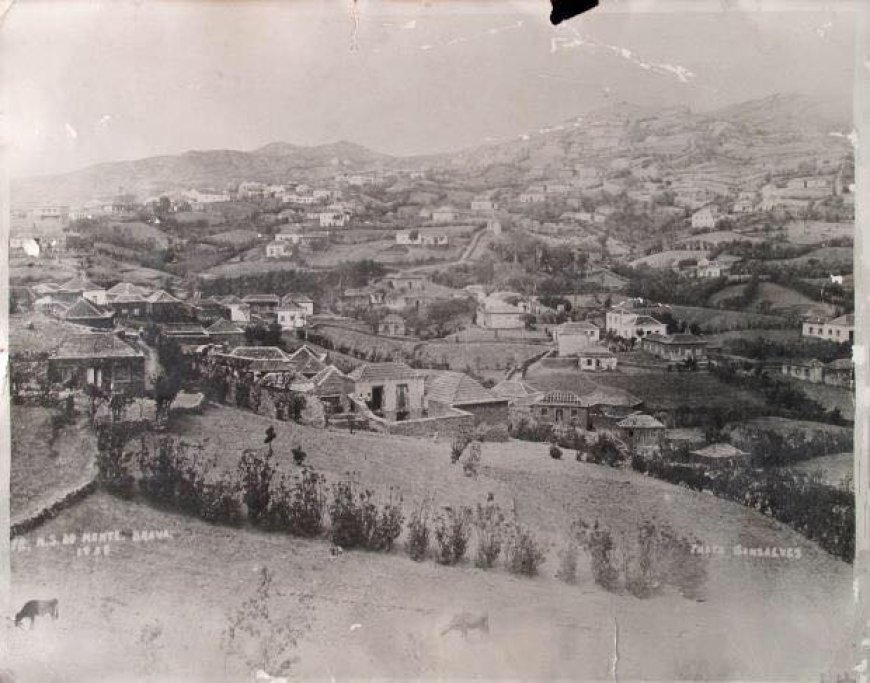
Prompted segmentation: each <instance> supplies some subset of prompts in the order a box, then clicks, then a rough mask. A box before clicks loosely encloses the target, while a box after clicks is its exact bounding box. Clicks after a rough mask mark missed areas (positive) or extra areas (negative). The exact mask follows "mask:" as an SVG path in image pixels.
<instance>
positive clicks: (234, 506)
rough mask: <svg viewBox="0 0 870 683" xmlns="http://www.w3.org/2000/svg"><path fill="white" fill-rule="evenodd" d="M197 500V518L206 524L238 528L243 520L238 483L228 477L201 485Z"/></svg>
mask: <svg viewBox="0 0 870 683" xmlns="http://www.w3.org/2000/svg"><path fill="white" fill-rule="evenodd" d="M197 500H198V513H199V517H200V518H201V519H203V520H204V521H206V522H213V523H216V524H228V525H230V526H240V525H241V524H242V522H243V520H244V515H243V514H242V501H241V499H240V497H239V482H238V481H234V480H232V479H231V478H229V477H224V478H221V479H218V480H216V481H212V482H203V483H201V484H200V486H199V490H198V496H197Z"/></svg>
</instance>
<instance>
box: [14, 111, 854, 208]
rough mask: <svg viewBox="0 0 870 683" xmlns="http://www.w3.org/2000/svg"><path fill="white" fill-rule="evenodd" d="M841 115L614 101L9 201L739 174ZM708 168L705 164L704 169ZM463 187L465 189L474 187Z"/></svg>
mask: <svg viewBox="0 0 870 683" xmlns="http://www.w3.org/2000/svg"><path fill="white" fill-rule="evenodd" d="M851 128H852V125H851V121H850V114H849V112H848V111H845V112H844V111H839V110H838V109H837V108H836V107H835V105H834V104H833V103H829V102H825V101H819V100H815V99H812V98H810V97H807V96H803V95H772V96H770V97H765V98H762V99H757V100H751V101H748V102H743V103H740V104H735V105H730V106H728V107H725V108H723V109H719V110H715V111H709V112H694V111H691V110H689V109H687V108H676V107H675V108H667V109H662V108H652V107H642V106H638V105H635V104H631V103H627V102H617V103H614V104H612V105H609V106H607V107H605V108H602V109H598V110H595V111H592V112H590V113H588V114H586V115H584V116H582V117H577V118H574V119H570V120H568V121H563V122H562V123H559V124H554V125H552V126H550V127H546V128H541V129H539V130H536V131H529V132H528V133H526V134H524V135H521V136H517V137H516V138H514V139H511V140H506V141H503V142H499V143H495V144H488V145H482V146H478V147H474V148H471V149H468V150H463V151H460V152H457V153H453V154H442V155H433V156H425V157H424V156H420V157H403V158H399V157H392V156H389V155H386V154H381V153H378V152H374V151H372V150H369V149H367V148H365V147H363V146H361V145H358V144H355V143H352V142H347V141H340V142H335V143H331V144H325V145H318V146H313V147H306V146H301V145H293V144H290V143H286V142H274V143H271V144H268V145H265V146H263V147H260V148H259V149H255V150H253V151H249V152H243V151H234V150H211V151H190V152H185V153H184V154H180V155H177V156H159V157H151V158H147V159H139V160H136V161H124V162H112V163H104V164H98V165H96V166H91V167H88V168H85V169H82V170H80V171H74V172H72V173H66V174H62V175H54V176H40V177H32V178H25V179H19V180H14V181H13V183H12V200H13V204H14V205H16V206H18V205H26V204H31V203H40V202H59V203H70V204H75V203H81V202H84V201H87V200H89V199H94V198H97V197H107V196H112V195H116V194H119V193H120V192H128V193H135V194H137V195H140V196H148V195H154V194H158V193H160V192H166V191H170V190H179V189H184V188H191V187H197V188H213V189H222V188H225V187H227V186H230V185H235V184H237V183H239V182H241V181H245V180H252V181H260V182H274V183H280V182H287V181H290V180H306V181H310V180H315V181H316V180H317V179H323V178H331V177H332V176H333V175H335V174H336V173H339V172H354V171H367V170H375V169H390V168H397V167H408V166H411V165H436V166H439V167H442V168H445V169H448V170H449V171H450V172H451V173H452V174H455V175H456V176H457V178H460V179H462V178H463V176H464V177H465V179H466V180H467V181H468V182H469V183H471V185H479V186H481V187H492V186H508V185H521V184H523V183H526V182H529V180H531V179H534V178H540V177H547V175H548V174H550V173H551V172H552V173H553V174H554V175H552V176H550V177H558V175H559V174H560V173H562V172H564V171H565V170H566V169H568V170H570V169H572V168H574V167H575V166H580V165H598V166H603V167H607V166H608V165H609V164H610V163H611V161H613V160H614V159H616V158H620V157H622V158H628V159H647V160H650V161H655V162H656V163H659V164H661V165H662V166H663V169H664V170H665V171H675V172H677V173H690V174H691V173H695V172H700V173H705V174H706V173H712V174H714V175H715V174H720V175H725V176H727V175H729V174H730V175H731V176H732V177H733V178H740V177H745V174H746V172H747V170H749V168H750V167H754V169H755V170H756V171H758V170H760V169H761V168H762V167H768V166H776V164H777V163H779V162H784V160H789V159H795V158H808V159H811V158H813V157H814V155H816V154H818V153H831V152H832V151H833V153H834V154H835V155H836V154H841V153H843V152H845V151H846V150H848V142H847V141H846V140H845V139H844V138H836V137H833V136H831V133H832V132H837V133H846V132H848V131H850V130H851ZM711 164H712V165H711ZM471 185H470V186H471Z"/></svg>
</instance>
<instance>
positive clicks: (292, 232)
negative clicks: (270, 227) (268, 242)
mask: <svg viewBox="0 0 870 683" xmlns="http://www.w3.org/2000/svg"><path fill="white" fill-rule="evenodd" d="M275 241H276V242H288V243H290V244H299V243H300V242H301V241H302V232H301V231H300V230H299V229H298V228H287V229H284V230H282V231H281V232H279V233H277V234H276V235H275Z"/></svg>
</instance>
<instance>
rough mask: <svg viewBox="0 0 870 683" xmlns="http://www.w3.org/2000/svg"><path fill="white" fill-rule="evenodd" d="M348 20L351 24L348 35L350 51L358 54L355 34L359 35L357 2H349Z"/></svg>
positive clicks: (355, 0)
mask: <svg viewBox="0 0 870 683" xmlns="http://www.w3.org/2000/svg"><path fill="white" fill-rule="evenodd" d="M350 19H351V22H352V23H353V29H352V30H351V34H350V51H351V52H358V51H359V42H358V41H357V34H358V33H359V5H358V4H357V0H351V6H350Z"/></svg>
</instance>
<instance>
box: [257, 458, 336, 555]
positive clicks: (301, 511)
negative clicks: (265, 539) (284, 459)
mask: <svg viewBox="0 0 870 683" xmlns="http://www.w3.org/2000/svg"><path fill="white" fill-rule="evenodd" d="M325 509H326V496H325V495H324V493H323V477H322V476H320V475H318V474H317V473H316V472H313V471H311V470H308V469H304V470H302V474H301V476H299V477H297V478H295V479H294V481H293V482H292V484H291V483H290V481H289V480H288V478H287V477H285V476H282V477H281V478H280V479H279V480H278V482H277V484H276V485H275V486H274V487H273V489H272V491H271V494H270V499H269V510H268V514H267V525H268V527H269V528H270V529H273V530H275V531H285V532H287V533H289V534H291V535H293V536H304V537H309V538H310V537H313V536H317V535H318V534H319V533H320V532H321V531H322V530H323V516H324V511H325Z"/></svg>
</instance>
